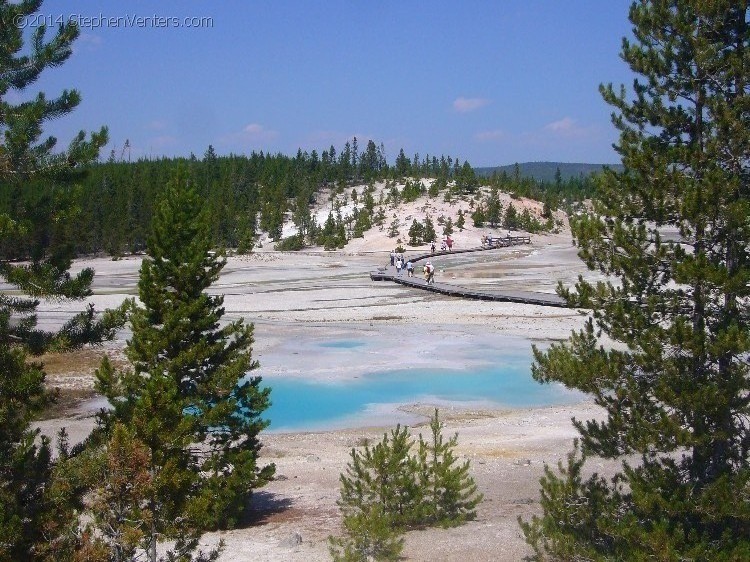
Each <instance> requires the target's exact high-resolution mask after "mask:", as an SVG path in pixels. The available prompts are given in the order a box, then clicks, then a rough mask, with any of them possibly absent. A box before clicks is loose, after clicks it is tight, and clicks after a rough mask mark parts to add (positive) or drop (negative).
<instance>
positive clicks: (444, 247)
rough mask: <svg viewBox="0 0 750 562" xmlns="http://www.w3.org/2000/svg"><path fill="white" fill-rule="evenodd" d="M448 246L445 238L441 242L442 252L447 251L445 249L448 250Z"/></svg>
mask: <svg viewBox="0 0 750 562" xmlns="http://www.w3.org/2000/svg"><path fill="white" fill-rule="evenodd" d="M447 247H448V246H446V244H445V240H443V241H442V242H440V251H441V252H445V250H446V248H447Z"/></svg>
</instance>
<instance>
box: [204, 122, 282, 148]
mask: <svg viewBox="0 0 750 562" xmlns="http://www.w3.org/2000/svg"><path fill="white" fill-rule="evenodd" d="M278 137H279V132H278V131H275V130H273V129H268V128H266V127H265V126H264V125H261V124H260V123H249V124H248V125H245V126H244V127H243V128H242V130H240V131H237V132H234V133H229V134H226V135H224V136H223V137H221V138H220V139H219V143H220V144H224V145H230V146H232V145H233V146H241V147H243V148H247V147H248V146H251V145H257V144H260V143H266V142H271V141H273V140H276V139H277V138H278Z"/></svg>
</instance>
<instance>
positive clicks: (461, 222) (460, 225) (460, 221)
mask: <svg viewBox="0 0 750 562" xmlns="http://www.w3.org/2000/svg"><path fill="white" fill-rule="evenodd" d="M465 226H466V217H465V216H464V211H463V209H459V210H458V216H457V217H456V228H457V229H458V230H459V231H461V232H463V230H464V227H465Z"/></svg>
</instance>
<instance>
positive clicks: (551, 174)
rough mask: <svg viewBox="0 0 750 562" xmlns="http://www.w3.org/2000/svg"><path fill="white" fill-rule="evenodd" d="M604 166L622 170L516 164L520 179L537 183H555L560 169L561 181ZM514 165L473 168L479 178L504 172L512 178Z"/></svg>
mask: <svg viewBox="0 0 750 562" xmlns="http://www.w3.org/2000/svg"><path fill="white" fill-rule="evenodd" d="M604 166H608V167H610V168H614V169H615V170H619V169H622V165H621V164H583V163H571V162H524V163H520V162H519V163H518V168H519V171H520V173H521V176H522V177H532V178H534V179H536V180H539V181H555V172H556V171H557V169H558V168H560V175H561V176H562V179H563V180H566V179H568V178H571V177H578V176H588V175H590V174H592V173H594V172H598V171H600V170H601V169H602V168H603V167H604ZM515 167H516V165H515V164H509V165H507V166H494V167H486V168H474V172H475V173H476V174H477V175H479V176H485V177H486V176H491V175H492V173H493V172H495V171H497V173H502V172H505V173H507V174H508V175H510V176H512V175H513V174H514V173H515Z"/></svg>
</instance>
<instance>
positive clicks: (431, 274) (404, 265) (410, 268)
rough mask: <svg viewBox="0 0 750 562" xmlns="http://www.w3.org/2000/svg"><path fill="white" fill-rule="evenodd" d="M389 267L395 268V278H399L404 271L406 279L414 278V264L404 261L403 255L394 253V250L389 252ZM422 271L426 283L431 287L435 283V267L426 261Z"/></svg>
mask: <svg viewBox="0 0 750 562" xmlns="http://www.w3.org/2000/svg"><path fill="white" fill-rule="evenodd" d="M391 265H392V266H394V267H395V268H396V276H397V277H401V274H402V273H403V271H404V270H406V275H407V276H408V277H414V263H413V262H412V261H411V260H406V259H405V258H404V254H402V253H400V252H396V250H394V251H392V252H391ZM423 271H424V280H425V281H426V283H427V284H428V285H433V284H434V283H435V266H434V265H432V262H429V261H428V262H427V263H426V264H424V268H423Z"/></svg>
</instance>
